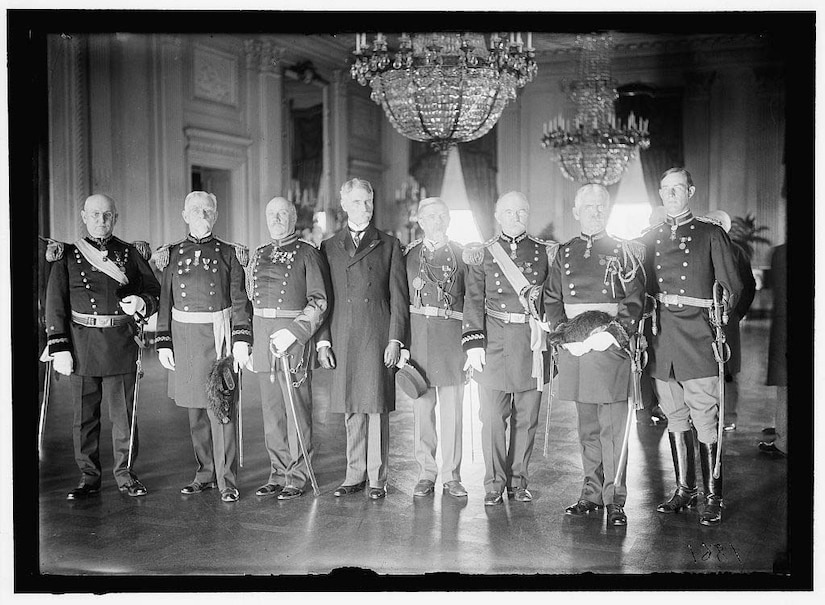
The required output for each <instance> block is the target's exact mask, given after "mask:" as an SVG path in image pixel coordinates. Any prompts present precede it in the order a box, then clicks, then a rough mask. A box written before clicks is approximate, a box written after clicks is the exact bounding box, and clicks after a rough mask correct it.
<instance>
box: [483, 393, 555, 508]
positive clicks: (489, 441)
mask: <svg viewBox="0 0 825 605" xmlns="http://www.w3.org/2000/svg"><path fill="white" fill-rule="evenodd" d="M478 397H479V403H480V408H481V409H480V414H479V415H480V417H481V450H482V452H483V453H484V489H485V490H486V491H488V492H491V491H498V492H501V491H503V489H504V488H505V487H513V488H518V487H525V488H526V487H527V479H528V477H527V466H528V464H529V463H530V456H531V454H532V453H533V442H534V441H535V439H536V427H537V426H538V423H539V408H540V407H541V391H537V390H532V389H531V390H529V391H521V392H518V393H506V392H504V391H498V390H495V389H490V388H488V387H485V386H483V385H478ZM508 419H509V421H510V423H509V424H510V443H509V447H508V444H507V441H506V430H507V420H508Z"/></svg>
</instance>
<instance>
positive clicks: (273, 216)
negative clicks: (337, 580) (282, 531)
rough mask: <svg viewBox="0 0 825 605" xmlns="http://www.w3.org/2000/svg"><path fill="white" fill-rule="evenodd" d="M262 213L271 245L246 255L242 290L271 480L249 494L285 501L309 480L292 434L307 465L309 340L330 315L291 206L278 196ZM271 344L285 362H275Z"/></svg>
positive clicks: (317, 256)
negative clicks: (249, 318)
mask: <svg viewBox="0 0 825 605" xmlns="http://www.w3.org/2000/svg"><path fill="white" fill-rule="evenodd" d="M265 214H266V224H267V227H268V228H269V234H270V236H271V237H272V241H270V242H268V243H266V244H263V245H262V246H259V247H258V248H257V249H256V250H255V252H254V253H253V254H252V257H251V258H250V260H249V265H248V267H247V288H246V289H247V294H248V295H249V300H250V301H252V314H253V317H252V333H253V335H254V342H255V344H254V346H253V350H252V370H253V372H256V373H257V374H258V381H259V383H260V387H261V411H262V413H263V419H264V443H265V445H266V451H267V453H268V454H269V463H270V464H269V478H268V479H267V482H266V483H265V484H264V485H262V486H261V487H259V488H258V490H257V491H256V492H255V494H256V495H257V496H272V495H277V497H278V499H279V500H291V499H293V498H298V497H300V496H301V495H302V494H303V493H304V489H305V487H306V483H307V482H308V481H309V474H308V471H307V468H308V467H307V461H306V460H305V459H304V457H303V454H302V452H301V448H300V442H299V441H298V434H297V431H298V430H300V431H301V439H302V441H303V443H304V447H306V449H307V455H308V456H309V458H310V465H311V463H312V384H311V383H312V364H313V363H314V361H315V355H314V353H315V338H314V337H315V333H316V332H317V331H318V328H319V327H320V326H321V323H323V321H324V319H325V318H326V316H327V312H328V310H329V305H328V297H327V283H328V281H329V271H328V269H327V263H326V260H325V259H324V257H323V255H322V254H321V253H320V251H319V250H318V249H317V248H315V247H314V246H313V245H312V244H310V243H307V242H305V241H302V240H299V239H298V234H297V233H296V232H295V223H296V221H297V218H298V213H297V211H296V209H295V205H294V204H292V203H291V202H289V201H288V200H286V199H284V198H282V197H276V198H273V199H272V200H270V201H269V203H268V204H267V205H266V212H265ZM270 343H271V344H272V345H273V346H274V348H275V350H276V351H278V352H279V353H281V352H286V354H287V355H288V357H286V358H282V359H277V358H274V355H273V353H272V351H271V348H270ZM285 359H286V360H287V363H289V369H290V373H291V377H292V383H293V388H292V392H293V396H294V403H295V408H296V409H295V412H296V414H297V416H298V417H297V418H295V417H294V416H293V414H292V408H291V407H290V405H289V391H288V388H289V387H288V385H287V383H286V379H285V378H284V374H283V371H282V369H281V368H280V364H281V363H284V360H285ZM272 372H275V373H276V374H277V376H273V375H272ZM272 378H275V381H274V382H273V381H272ZM296 384H297V385H298V386H294V385H296ZM296 427H297V428H296Z"/></svg>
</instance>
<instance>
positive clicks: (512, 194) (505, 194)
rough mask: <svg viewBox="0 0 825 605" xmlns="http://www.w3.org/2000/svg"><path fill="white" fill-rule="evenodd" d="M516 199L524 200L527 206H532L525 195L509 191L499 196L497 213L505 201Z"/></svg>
mask: <svg viewBox="0 0 825 605" xmlns="http://www.w3.org/2000/svg"><path fill="white" fill-rule="evenodd" d="M510 197H515V198H518V199H520V200H522V201H523V202H524V203H525V204H527V206H528V207H529V206H530V201H529V200H528V199H527V196H526V195H524V194H523V193H522V192H521V191H508V192H507V193H503V194H501V195H500V196H499V198H498V199H497V200H496V211H498V207H499V205H500V204H501V202H503V201H504V200H505V199H507V198H510Z"/></svg>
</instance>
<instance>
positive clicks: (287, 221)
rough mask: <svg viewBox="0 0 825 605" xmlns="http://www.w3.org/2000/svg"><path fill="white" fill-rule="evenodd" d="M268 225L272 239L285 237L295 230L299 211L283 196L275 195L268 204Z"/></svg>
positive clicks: (266, 212) (266, 211)
mask: <svg viewBox="0 0 825 605" xmlns="http://www.w3.org/2000/svg"><path fill="white" fill-rule="evenodd" d="M265 214H266V226H267V228H268V229H269V235H270V237H272V239H283V238H285V237H286V236H288V235H290V234H291V233H292V232H293V231H295V223H296V222H298V211H297V210H296V209H295V205H294V204H293V203H292V202H290V201H289V200H288V199H286V198H283V197H273V198H272V199H271V200H269V203H268V204H267V205H266V210H265Z"/></svg>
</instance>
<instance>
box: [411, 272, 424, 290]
mask: <svg viewBox="0 0 825 605" xmlns="http://www.w3.org/2000/svg"><path fill="white" fill-rule="evenodd" d="M413 288H415V289H416V290H422V289H423V288H424V280H423V279H421V278H420V277H419V276H417V275H416V276H415V279H414V280H413Z"/></svg>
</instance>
